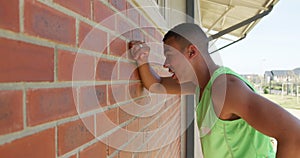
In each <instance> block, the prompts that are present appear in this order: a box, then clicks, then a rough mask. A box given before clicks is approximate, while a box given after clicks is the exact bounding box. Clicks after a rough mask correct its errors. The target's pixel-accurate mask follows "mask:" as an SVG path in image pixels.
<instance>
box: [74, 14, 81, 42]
mask: <svg viewBox="0 0 300 158" xmlns="http://www.w3.org/2000/svg"><path fill="white" fill-rule="evenodd" d="M79 23H80V21H79V20H78V19H77V18H76V21H75V38H76V39H75V45H76V47H79Z"/></svg>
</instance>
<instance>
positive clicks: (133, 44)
mask: <svg viewBox="0 0 300 158" xmlns="http://www.w3.org/2000/svg"><path fill="white" fill-rule="evenodd" d="M128 46H129V50H130V53H131V55H132V57H133V59H134V60H136V62H137V64H138V65H139V66H140V65H143V64H145V63H147V62H148V57H149V52H150V47H149V46H148V45H146V44H145V42H141V41H130V42H129V44H128Z"/></svg>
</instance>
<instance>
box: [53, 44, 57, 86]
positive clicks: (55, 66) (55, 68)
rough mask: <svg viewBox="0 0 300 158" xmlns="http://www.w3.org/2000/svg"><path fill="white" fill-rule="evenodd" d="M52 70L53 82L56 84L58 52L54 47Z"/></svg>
mask: <svg viewBox="0 0 300 158" xmlns="http://www.w3.org/2000/svg"><path fill="white" fill-rule="evenodd" d="M53 66H54V67H53V68H54V69H53V70H54V72H53V73H54V74H53V76H54V82H57V81H58V77H57V75H58V74H57V73H58V50H57V48H56V47H54V60H53Z"/></svg>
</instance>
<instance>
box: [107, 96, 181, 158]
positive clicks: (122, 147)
mask: <svg viewBox="0 0 300 158" xmlns="http://www.w3.org/2000/svg"><path fill="white" fill-rule="evenodd" d="M177 101H179V99H178V100H176V101H174V103H172V104H171V105H170V106H168V107H167V108H166V109H164V111H163V112H162V113H161V114H160V115H159V116H158V117H160V116H162V115H163V114H164V113H165V112H166V111H168V110H169V109H170V108H172V107H173V106H174V105H176V102H177ZM159 104H160V103H158V104H157V105H159ZM154 108H156V105H155V106H153V108H152V109H154ZM152 109H151V110H152ZM143 113H145V112H142V113H141V114H139V115H138V116H136V118H137V117H139V116H141V115H142V114H143ZM158 117H157V118H156V119H155V120H152V121H151V122H150V123H149V124H148V125H147V126H144V127H143V128H142V129H140V130H139V131H138V132H143V131H144V130H145V129H146V128H147V127H149V126H150V125H151V124H152V123H153V122H155V121H156V120H157V119H158ZM136 118H135V119H136ZM135 119H134V120H135ZM134 120H129V121H127V122H126V123H127V124H126V125H128V124H130V123H131V122H132V121H134ZM136 137H138V134H137V135H136V136H135V137H132V138H131V139H130V140H128V142H127V143H125V144H123V145H122V146H121V147H120V148H119V149H116V151H115V152H114V153H112V154H111V155H110V156H109V158H112V157H114V156H115V155H116V154H118V153H119V152H120V151H121V150H122V149H124V148H125V147H126V146H127V145H129V144H130V143H131V142H132V141H133V140H134V139H135V138H136Z"/></svg>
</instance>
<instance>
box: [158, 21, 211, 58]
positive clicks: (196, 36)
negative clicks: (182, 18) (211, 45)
mask: <svg viewBox="0 0 300 158" xmlns="http://www.w3.org/2000/svg"><path fill="white" fill-rule="evenodd" d="M171 37H174V38H175V39H176V40H177V41H178V42H180V44H182V47H184V48H185V47H186V46H188V45H189V44H193V45H195V46H197V48H198V49H199V50H200V51H201V52H202V53H204V52H208V42H209V40H208V38H207V36H206V34H205V32H204V31H203V30H202V29H201V27H200V26H199V25H197V24H194V23H182V24H179V25H177V26H175V27H173V28H172V29H171V30H169V31H168V32H167V33H166V34H165V36H164V38H163V42H165V41H166V40H167V39H169V38H171Z"/></svg>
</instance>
